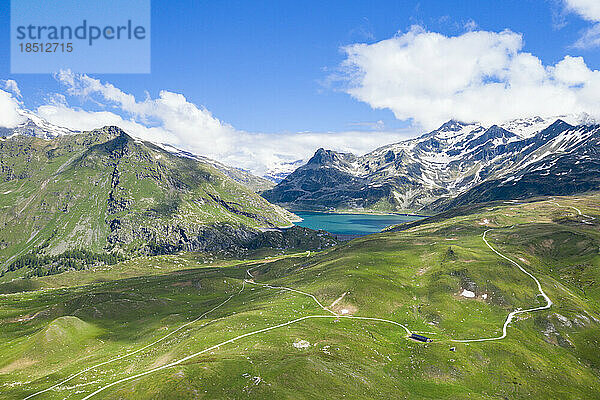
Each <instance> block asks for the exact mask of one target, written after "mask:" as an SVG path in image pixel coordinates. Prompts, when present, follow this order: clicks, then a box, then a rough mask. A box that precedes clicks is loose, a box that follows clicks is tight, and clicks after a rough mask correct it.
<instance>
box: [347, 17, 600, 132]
mask: <svg viewBox="0 0 600 400" xmlns="http://www.w3.org/2000/svg"><path fill="white" fill-rule="evenodd" d="M522 48H523V39H522V37H521V35H519V34H517V33H514V32H512V31H509V30H505V31H503V32H487V31H473V32H467V33H464V34H462V35H460V36H454V37H448V36H444V35H442V34H439V33H435V32H428V31H425V30H424V29H423V28H421V27H419V26H415V27H412V28H411V30H410V31H408V32H407V33H403V34H398V35H396V36H394V37H393V38H391V39H387V40H382V41H380V42H377V43H374V44H370V45H369V44H354V45H351V46H347V47H345V48H344V51H345V53H346V59H345V60H344V62H343V63H342V65H341V71H342V76H343V78H342V80H343V82H344V84H345V87H344V90H345V91H346V92H347V93H349V94H350V95H352V96H353V97H354V98H356V99H358V100H361V101H364V102H366V103H368V104H369V105H371V107H373V108H379V109H385V108H387V109H390V110H391V111H393V112H394V114H395V116H396V117H397V118H398V119H400V120H406V119H413V120H414V121H415V122H417V123H419V124H420V125H422V126H423V127H425V128H427V129H430V128H435V127H437V126H439V125H440V124H441V123H443V122H444V121H447V120H448V119H451V118H454V119H458V120H463V121H480V122H483V123H498V122H501V121H505V120H509V119H513V118H519V117H527V116H532V115H541V116H551V115H563V114H568V113H580V112H587V113H588V114H590V115H592V116H595V117H599V116H600V108H599V104H600V72H599V71H595V70H590V69H589V68H588V67H587V66H586V64H585V62H584V60H583V59H582V58H580V57H577V58H574V57H569V56H566V57H565V58H564V59H563V60H561V61H560V62H558V63H557V64H555V65H544V64H543V63H542V61H541V60H540V59H539V58H537V57H536V56H534V55H532V54H530V53H526V52H523V51H522Z"/></svg>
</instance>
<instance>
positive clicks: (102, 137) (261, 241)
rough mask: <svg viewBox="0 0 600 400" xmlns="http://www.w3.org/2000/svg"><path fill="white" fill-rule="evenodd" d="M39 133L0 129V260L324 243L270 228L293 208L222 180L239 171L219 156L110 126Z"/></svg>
mask: <svg viewBox="0 0 600 400" xmlns="http://www.w3.org/2000/svg"><path fill="white" fill-rule="evenodd" d="M40 135H41V136H42V137H38V136H40ZM48 136H51V132H40V131H37V132H36V134H35V135H27V134H22V133H21V134H12V135H9V136H5V137H2V138H0V210H1V212H0V262H1V263H2V264H3V265H4V266H9V265H10V263H11V262H14V261H15V260H16V259H17V258H19V257H22V256H26V255H28V254H46V255H49V256H52V255H54V256H57V255H60V254H62V253H64V252H66V251H72V250H78V249H85V250H86V251H89V252H92V253H103V254H106V253H110V254H123V255H127V254H132V255H134V254H162V253H172V252H176V251H180V250H189V251H191V250H194V251H236V249H252V248H258V247H264V246H267V247H268V246H271V247H277V248H287V247H295V246H300V247H302V245H303V243H304V244H306V245H307V246H308V247H311V246H312V247H314V248H319V247H322V246H324V245H326V244H328V243H331V242H332V241H331V239H330V238H327V237H326V236H323V235H316V234H315V233H313V231H310V230H305V229H304V228H299V227H294V228H293V229H287V230H280V229H278V228H281V227H291V226H292V222H293V221H295V220H297V217H296V216H295V215H293V214H291V213H289V212H288V211H286V210H284V209H283V208H281V207H279V206H276V205H273V204H270V203H269V202H268V201H266V200H265V199H264V198H262V197H260V196H259V195H257V194H255V193H254V192H253V190H252V189H250V188H249V187H247V186H245V185H244V184H241V183H239V182H237V181H236V180H234V179H232V177H231V175H232V174H233V172H235V173H236V174H237V175H236V176H237V177H238V179H240V180H241V178H240V177H244V175H243V174H242V173H241V172H239V171H237V170H235V169H233V168H229V167H227V169H225V171H224V172H223V171H222V170H220V168H219V167H221V168H222V169H224V168H225V167H224V166H223V165H222V164H220V163H217V162H212V161H211V160H208V159H205V158H202V157H197V156H193V155H190V154H186V155H181V154H178V153H176V151H175V150H174V149H172V148H170V149H169V151H167V150H165V146H161V145H157V144H154V143H151V142H144V141H141V140H139V139H134V138H132V137H131V136H129V135H128V134H126V133H125V132H124V131H122V130H121V129H119V128H117V127H104V128H102V129H97V130H94V131H91V132H82V133H71V134H68V135H56V136H55V137H53V138H52V139H48V138H47V137H48ZM232 171H233V172H232ZM247 175H250V174H247ZM256 181H259V179H258V178H256V177H254V178H253V181H252V182H250V183H254V182H256Z"/></svg>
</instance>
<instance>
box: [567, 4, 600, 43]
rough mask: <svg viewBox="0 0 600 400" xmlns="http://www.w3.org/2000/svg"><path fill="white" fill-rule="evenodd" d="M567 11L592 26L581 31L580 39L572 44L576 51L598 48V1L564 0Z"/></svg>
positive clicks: (599, 31) (599, 35) (599, 9)
mask: <svg viewBox="0 0 600 400" xmlns="http://www.w3.org/2000/svg"><path fill="white" fill-rule="evenodd" d="M564 4H565V7H566V9H567V10H568V11H571V12H574V13H576V14H579V16H580V17H582V18H583V19H585V20H587V21H590V22H593V23H594V25H592V26H591V27H589V28H587V29H586V30H584V31H583V34H582V35H581V37H580V38H579V39H578V40H577V41H576V42H575V43H574V44H573V47H576V48H578V49H589V48H592V47H598V46H600V1H598V0H564Z"/></svg>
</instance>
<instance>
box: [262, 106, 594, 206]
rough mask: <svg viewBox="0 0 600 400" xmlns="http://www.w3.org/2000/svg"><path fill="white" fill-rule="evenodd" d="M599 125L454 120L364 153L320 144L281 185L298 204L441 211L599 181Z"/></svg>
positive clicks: (279, 191) (271, 193) (277, 194)
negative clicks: (324, 146)
mask: <svg viewBox="0 0 600 400" xmlns="http://www.w3.org/2000/svg"><path fill="white" fill-rule="evenodd" d="M599 151H600V126H598V125H586V124H573V125H571V124H569V123H567V122H565V121H564V120H563V119H560V118H557V119H554V118H540V117H534V118H525V119H518V120H513V121H509V122H507V123H504V124H498V125H492V126H488V127H486V126H484V125H482V124H479V123H464V122H459V121H454V120H451V121H448V122H446V123H445V124H443V125H442V126H441V127H440V128H438V129H436V130H434V131H432V132H429V133H426V134H424V135H422V136H420V137H418V138H415V139H409V140H405V141H402V142H400V143H395V144H390V145H387V146H383V147H380V148H378V149H376V150H374V151H372V152H370V153H368V154H365V155H363V156H356V155H354V154H348V153H339V152H335V151H332V150H325V149H319V150H317V152H316V153H315V154H314V156H313V157H312V158H311V159H310V160H309V161H308V163H307V164H305V165H303V166H301V167H300V168H298V169H297V170H296V171H294V172H293V173H291V174H290V175H288V176H287V177H286V178H285V179H284V180H282V181H281V182H280V183H279V184H278V185H277V186H276V187H275V188H273V189H271V190H267V191H265V192H263V194H262V195H263V196H264V197H265V198H266V199H267V200H269V201H270V202H273V203H277V204H281V205H283V206H285V207H287V208H290V209H296V210H306V209H308V210H359V211H360V210H369V211H395V212H435V211H442V210H445V209H448V208H452V207H455V206H457V205H464V204H470V203H477V202H482V201H489V200H498V199H519V198H527V197H532V196H537V195H559V194H573V193H579V192H585V191H589V190H595V189H599V188H600V162H599V161H598V159H599V157H598V154H599Z"/></svg>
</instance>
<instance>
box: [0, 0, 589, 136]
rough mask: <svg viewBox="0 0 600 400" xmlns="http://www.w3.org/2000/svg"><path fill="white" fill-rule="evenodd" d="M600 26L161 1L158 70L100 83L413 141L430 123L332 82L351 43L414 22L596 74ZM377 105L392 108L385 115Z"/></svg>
mask: <svg viewBox="0 0 600 400" xmlns="http://www.w3.org/2000/svg"><path fill="white" fill-rule="evenodd" d="M573 1H577V0H573ZM582 1H583V2H584V3H585V2H586V1H591V0H582ZM9 9H10V6H9V3H8V1H3V2H2V3H0V48H2V49H4V50H3V51H4V54H5V55H8V53H9V51H8V49H9V40H8V38H9V19H8V15H9V11H10V10H9ZM595 21H596V20H593V18H587V19H586V18H585V16H582V13H577V12H573V9H571V10H567V9H566V7H565V3H563V1H562V0H547V1H545V0H535V1H534V0H502V1H480V0H471V1H465V0H460V1H458V0H457V1H450V0H443V1H369V2H367V1H326V2H323V1H252V2H249V1H198V0H195V1H176V2H175V1H159V0H154V1H152V47H151V49H152V63H151V65H152V73H151V74H106V75H93V76H91V77H92V78H95V79H98V80H99V81H100V82H102V83H110V84H112V85H114V86H115V87H117V88H119V89H120V90H121V91H123V92H124V93H129V94H132V95H134V96H135V97H136V98H137V99H142V100H143V99H144V98H145V97H146V92H147V93H148V94H149V96H150V97H151V98H157V96H159V93H160V91H162V90H166V91H169V92H172V93H178V94H183V95H184V96H185V98H186V99H187V101H188V102H189V103H193V104H195V105H197V106H198V107H199V108H205V109H207V110H209V111H210V112H211V113H212V115H213V116H214V117H215V118H217V119H218V120H220V121H223V122H224V123H225V124H227V125H231V126H232V127H233V128H234V129H236V130H241V131H245V132H260V133H287V132H289V133H296V132H305V131H308V132H345V131H350V130H352V131H356V130H359V131H360V130H365V131H372V130H373V129H374V128H373V125H372V124H374V123H375V122H377V121H382V122H383V125H382V124H381V123H380V124H379V125H377V127H376V128H377V129H382V130H385V131H386V132H388V133H389V132H395V131H397V132H403V134H404V133H406V131H407V130H409V131H410V130H411V129H412V130H413V131H416V130H415V129H416V128H415V127H417V126H420V125H419V124H417V123H415V121H411V120H410V119H409V120H405V119H402V118H399V115H404V114H402V113H403V112H405V110H404V109H403V108H402V107H400V108H398V107H394V106H388V105H385V104H386V103H385V102H383V103H382V102H381V96H379V97H377V98H371V97H369V96H368V95H367V94H365V93H364V92H362V93H360V94H353V95H350V94H349V92H348V90H345V89H344V82H345V83H347V82H346V81H344V82H342V83H340V82H337V81H334V82H331V77H332V75H336V74H338V72H339V70H340V64H341V63H342V62H343V61H344V60H345V59H346V58H347V54H345V53H344V51H342V50H341V49H342V48H344V46H349V45H353V44H356V43H366V44H374V43H377V42H380V41H384V40H387V39H390V38H393V37H394V35H395V34H396V33H398V32H400V33H406V32H409V31H410V30H411V26H414V25H418V26H420V27H421V29H423V30H425V31H427V32H434V33H438V34H441V35H443V36H445V37H453V36H460V35H463V34H465V33H466V32H467V31H469V30H475V31H485V32H494V33H498V32H501V31H503V30H505V29H508V30H510V31H512V32H514V33H515V34H521V35H522V42H523V43H522V47H521V49H520V50H519V52H521V53H531V54H533V55H534V56H535V57H536V58H537V59H539V60H540V61H541V63H542V64H543V65H544V66H546V65H550V66H552V65H555V64H556V63H558V62H560V61H561V60H562V59H563V58H564V57H565V56H566V55H569V56H573V57H577V56H582V57H583V59H584V60H585V65H587V67H588V68H589V70H591V71H594V70H597V69H600V54H599V48H598V47H596V46H587V47H585V48H582V47H581V46H580V47H574V46H573V44H574V43H576V42H577V40H578V39H579V38H581V36H582V35H583V34H584V33H585V31H586V30H588V29H590V27H592V26H594V24H595V23H596V22H597V21H596V22H595ZM107 56H110V55H107ZM363 67H364V66H362V65H361V66H360V68H363ZM365 68H366V67H365ZM392 73H393V72H392ZM397 78H398V77H395V79H397ZM0 79H11V80H14V81H16V82H17V83H18V85H19V88H20V90H21V93H22V97H21V99H20V101H21V103H22V106H23V107H25V108H28V109H36V108H37V107H39V106H41V105H43V104H45V103H46V102H47V101H48V96H49V95H51V94H52V93H62V94H64V95H66V96H67V97H66V98H67V101H68V103H69V105H70V106H71V107H74V108H79V107H81V108H82V109H86V110H93V111H98V110H101V109H103V107H106V109H109V110H111V112H115V113H117V114H119V115H125V114H127V113H126V112H125V113H124V112H123V110H122V109H120V108H119V107H116V108H115V107H114V106H107V105H103V104H100V105H99V103H98V102H97V101H96V102H91V101H89V99H82V98H80V97H77V96H69V95H68V93H67V91H66V90H65V86H64V83H61V82H59V81H58V80H57V79H56V78H55V77H53V76H51V75H26V74H14V75H13V74H10V62H9V59H8V57H1V58H0ZM367 89H368V88H367ZM367 89H365V90H367ZM378 104H384V105H383V106H380V107H381V109H374V106H377V105H378ZM407 112H408V111H407ZM444 115H445V114H444ZM417 122H419V121H417ZM421 125H423V126H425V125H426V124H423V123H421Z"/></svg>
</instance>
